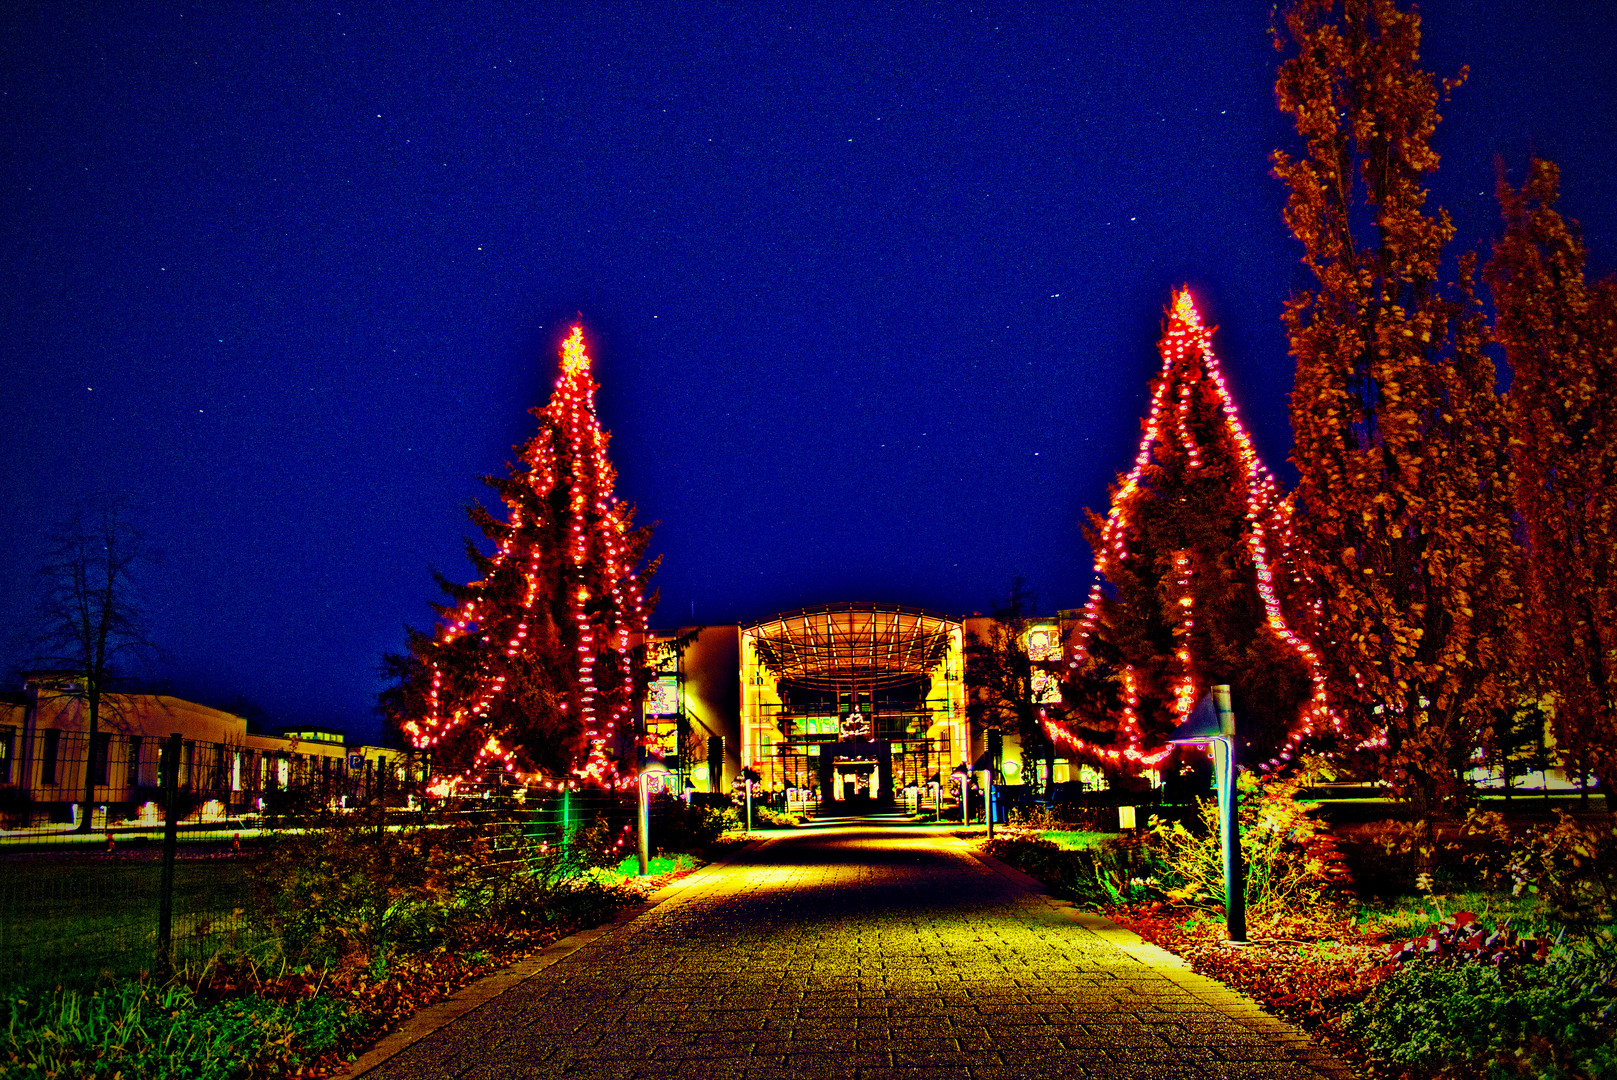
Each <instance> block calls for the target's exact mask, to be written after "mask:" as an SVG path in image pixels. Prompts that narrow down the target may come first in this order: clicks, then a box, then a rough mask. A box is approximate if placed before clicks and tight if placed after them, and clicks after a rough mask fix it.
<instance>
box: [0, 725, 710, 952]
mask: <svg viewBox="0 0 1617 1080" xmlns="http://www.w3.org/2000/svg"><path fill="white" fill-rule="evenodd" d="M153 741H154V742H156V741H157V740H153ZM46 749H47V748H46V747H43V746H41V747H37V748H36V750H35V752H36V754H37V755H38V757H37V758H36V759H35V761H34V762H33V763H32V765H33V774H32V775H33V778H34V779H35V780H36V781H38V780H39V779H41V778H44V779H52V780H54V779H57V778H63V782H62V783H53V784H41V783H38V782H35V783H33V784H31V785H29V790H27V791H26V792H22V791H19V788H18V786H17V785H15V784H11V785H7V784H4V783H0V982H18V981H21V982H26V983H39V982H57V983H75V982H86V981H93V980H95V979H97V978H101V977H105V976H108V975H114V976H116V975H132V974H136V973H138V972H141V971H161V970H163V969H165V968H167V967H171V966H178V965H185V964H188V963H189V964H194V963H196V962H198V961H201V960H206V959H207V958H208V957H210V956H213V955H215V954H217V953H219V952H220V951H226V952H241V953H249V954H250V953H252V952H253V951H254V950H257V951H259V952H263V951H266V950H269V951H273V949H274V948H275V947H276V946H277V944H279V943H278V942H277V941H276V940H275V925H276V924H275V920H273V919H267V918H265V917H264V916H265V905H266V903H269V904H274V903H275V902H277V901H278V900H284V898H278V897H274V896H270V897H266V895H265V893H264V887H265V883H266V881H268V880H269V879H270V876H271V875H272V874H273V872H274V871H275V868H276V866H277V865H280V866H281V868H282V869H283V870H284V863H285V856H286V854H287V852H289V851H296V850H301V849H297V848H295V846H294V845H296V844H298V843H308V842H311V838H316V837H319V838H324V839H323V840H322V841H321V842H325V843H334V842H335V843H338V844H339V846H341V845H347V846H348V847H350V848H352V847H354V846H355V845H358V846H360V847H361V848H363V846H364V845H367V844H370V845H374V846H375V848H376V849H377V851H378V852H381V851H383V850H384V849H388V848H389V844H390V843H391V845H392V849H397V847H398V845H399V843H400V838H401V837H404V836H410V837H415V838H416V840H415V841H414V843H415V844H416V846H417V847H420V846H422V845H424V844H428V843H432V844H444V845H449V844H454V845H459V846H461V847H463V848H464V847H466V846H468V845H470V846H475V847H476V848H477V849H478V850H479V851H480V852H481V855H480V861H479V863H478V867H479V872H481V873H486V874H512V873H519V872H521V871H523V870H524V869H525V868H526V867H527V866H528V864H530V863H532V862H533V861H534V860H535V858H536V855H537V856H539V857H540V858H541V860H542V861H543V862H544V864H545V865H546V866H547V867H549V868H550V870H551V871H552V872H555V871H557V870H558V869H560V870H561V872H577V871H578V870H579V869H581V868H582V867H584V866H585V865H586V864H588V863H589V862H592V861H593V862H595V863H613V862H616V861H617V860H620V859H622V858H626V857H629V856H633V855H634V853H635V835H634V831H633V830H634V821H635V804H634V801H633V800H634V795H633V793H632V792H606V791H599V790H590V791H553V792H545V793H539V794H535V793H533V792H528V793H523V794H521V795H517V794H514V793H512V792H510V791H497V790H487V791H475V792H471V793H469V794H463V795H461V796H460V797H457V798H455V799H452V800H446V799H434V798H430V797H427V796H426V795H425V794H424V792H423V790H422V782H421V779H420V778H419V777H418V776H415V775H413V774H412V772H411V770H410V769H409V768H408V767H406V768H404V769H401V770H399V771H398V772H388V771H386V770H370V771H366V772H364V773H361V774H359V775H354V776H343V775H340V774H338V773H334V772H331V771H322V770H319V769H309V770H305V771H303V772H302V773H301V775H300V774H299V772H298V771H297V770H295V769H288V770H285V771H283V770H281V769H280V767H279V765H278V764H277V765H276V766H274V767H272V768H270V769H267V770H258V769H254V770H252V771H251V772H247V771H244V770H242V769H241V768H240V767H239V765H236V764H235V763H234V762H232V761H231V759H229V758H228V757H226V756H225V755H223V754H214V753H212V752H211V750H207V751H204V752H202V753H199V752H197V751H196V750H195V749H192V750H191V751H189V752H188V751H187V749H186V745H185V743H184V740H183V739H181V738H180V737H179V736H177V735H175V736H170V737H169V738H168V739H165V740H161V744H160V745H159V746H155V747H150V748H146V749H147V750H148V751H149V758H147V757H142V758H137V759H136V763H135V764H134V765H131V764H130V763H129V762H128V761H119V760H118V759H117V758H116V757H115V756H113V755H111V754H105V753H103V754H96V753H92V752H91V744H90V743H89V741H88V740H87V739H86V738H85V736H84V735H83V734H82V733H74V732H62V733H60V734H57V735H56V736H55V737H54V738H53V739H52V740H51V745H50V746H49V747H48V749H49V751H50V753H49V754H48V755H46V754H45V753H44V751H45V750H46ZM97 749H100V750H103V751H106V750H108V749H110V748H109V747H107V746H105V745H104V744H103V746H101V747H98V748H97ZM148 763H149V764H150V765H151V769H150V775H149V776H146V775H144V774H143V775H142V778H143V779H149V780H150V781H152V782H151V783H141V784H138V785H133V786H131V787H130V788H129V793H130V797H129V798H126V799H122V800H109V801H107V802H102V803H91V804H89V806H90V811H89V813H88V814H86V812H85V810H84V806H85V805H86V804H85V803H84V802H83V794H84V789H83V787H82V786H78V785H82V784H83V781H84V779H85V778H86V776H87V775H89V776H94V777H95V778H96V779H98V780H101V779H106V778H110V777H112V776H114V775H115V774H116V773H117V770H119V769H120V768H123V769H125V770H126V771H128V772H130V773H131V774H132V775H133V773H134V771H135V770H136V769H142V768H144V767H145V766H146V765H147V764H148ZM103 774H104V775H103ZM102 790H103V791H105V788H103V789H102ZM137 800H138V801H137ZM679 810H680V808H679V807H678V806H677V805H675V804H674V803H673V802H672V800H669V799H667V798H662V799H658V800H656V801H654V803H653V813H652V835H653V836H654V837H656V836H658V835H659V833H660V832H661V831H662V830H663V829H664V828H665V827H669V828H675V827H677V822H673V821H672V820H671V819H673V818H676V817H677V816H678V812H679ZM278 854H279V855H280V856H281V857H282V863H281V864H276V863H275V862H274V860H275V859H276V857H277V855H278ZM375 872H376V873H378V874H380V875H382V876H384V877H385V875H386V869H385V858H384V860H383V863H382V868H381V869H380V870H376V871H375ZM378 884H383V885H385V882H379V883H378ZM300 902H301V901H300ZM309 902H310V903H312V904H318V903H319V902H320V901H319V900H318V899H311V900H310V901H309ZM307 914H308V915H309V917H310V919H311V920H312V921H313V922H315V923H318V922H319V921H320V919H321V912H319V911H318V910H311V911H309V912H308V913H307Z"/></svg>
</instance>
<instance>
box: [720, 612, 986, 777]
mask: <svg viewBox="0 0 1617 1080" xmlns="http://www.w3.org/2000/svg"><path fill="white" fill-rule="evenodd" d="M962 666H963V636H962V629H961V624H960V622H959V621H958V620H955V619H951V618H949V617H948V616H946V615H940V614H938V613H936V612H932V611H926V610H923V609H921V608H911V607H905V606H902V605H897V604H874V603H840V604H827V605H824V606H821V607H812V608H800V609H798V610H796V611H788V612H782V613H781V614H779V615H775V616H773V617H772V618H769V619H764V620H762V621H760V622H757V623H754V624H752V625H750V626H743V627H742V628H741V728H742V745H741V752H742V758H743V761H744V764H745V765H746V767H748V768H752V769H755V770H757V771H758V772H759V773H760V775H761V776H762V777H763V784H764V787H765V789H766V790H770V791H776V790H786V791H797V792H808V791H816V790H817V789H819V788H821V787H823V786H824V785H823V783H822V781H821V774H822V773H823V772H824V771H825V770H824V769H823V768H822V767H821V766H822V761H823V762H824V763H826V764H828V763H829V762H830V760H831V759H832V757H833V756H835V755H836V754H838V753H840V751H838V750H836V749H834V748H833V747H831V746H827V744H839V745H843V746H844V748H845V749H849V750H851V749H852V747H853V745H854V744H860V745H869V746H874V745H875V744H882V749H881V753H882V754H883V756H886V755H888V754H890V755H891V762H890V767H889V768H886V769H882V770H879V771H880V772H881V773H883V774H884V775H882V776H881V778H880V785H879V786H880V792H881V797H882V798H891V797H892V796H893V794H894V793H895V792H896V791H898V790H900V789H902V788H903V787H904V786H905V785H907V784H910V783H917V784H920V783H924V782H925V779H926V778H927V777H928V776H930V775H931V774H932V773H935V772H938V771H939V770H940V769H941V770H942V771H943V772H945V773H946V772H948V770H949V769H951V768H953V767H954V765H955V763H956V762H955V759H956V758H959V757H961V755H963V754H966V753H967V752H968V748H967V745H966V740H967V732H966V726H965V697H964V687H963V684H962V679H961V674H962ZM822 748H824V753H823V755H822ZM818 794H819V795H820V796H821V797H831V794H832V793H831V792H829V791H820V792H818Z"/></svg>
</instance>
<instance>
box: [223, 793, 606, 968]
mask: <svg viewBox="0 0 1617 1080" xmlns="http://www.w3.org/2000/svg"><path fill="white" fill-rule="evenodd" d="M367 817H368V816H367V815H349V816H347V817H343V818H334V819H328V820H327V821H326V822H325V823H324V824H323V825H322V826H320V827H317V828H311V829H309V830H307V831H305V832H301V833H296V834H292V835H287V836H283V837H280V838H279V839H277V840H276V841H275V842H274V843H273V844H272V845H271V846H270V848H269V850H268V853H267V857H266V859H265V861H264V863H263V865H262V866H261V867H260V868H259V872H258V873H257V874H255V875H254V878H253V891H254V903H253V906H252V911H253V914H254V916H255V917H256V918H257V919H258V920H259V922H260V927H259V929H260V930H261V932H262V934H263V936H264V937H266V938H268V939H270V940H272V941H275V942H276V943H278V946H279V949H280V952H281V954H282V956H283V957H284V958H285V959H287V960H288V961H289V962H292V963H299V964H301V963H312V964H318V965H330V964H336V963H340V962H341V961H344V960H359V961H363V962H367V963H371V964H373V965H384V966H385V964H386V962H387V955H388V953H389V951H390V950H391V949H392V948H394V947H395V946H403V947H406V948H412V949H419V948H423V947H427V946H432V945H447V944H453V943H455V942H456V941H457V940H458V937H459V936H460V935H461V934H462V932H463V931H465V932H473V931H474V930H475V932H476V933H478V934H486V933H487V932H488V930H489V929H490V927H489V926H487V925H481V926H475V927H474V924H487V923H489V922H490V921H493V922H501V921H504V920H513V919H521V918H527V917H531V916H533V915H535V914H537V913H538V912H540V911H542V910H544V908H545V906H546V904H547V901H548V899H549V897H550V895H551V893H552V892H554V891H555V890H556V889H557V888H558V887H559V886H560V884H561V883H562V882H565V881H567V880H570V879H571V878H573V877H574V876H576V874H577V873H578V872H579V869H580V868H581V867H582V866H584V865H596V864H598V863H599V862H600V861H601V860H602V858H603V851H604V850H605V849H607V848H610V847H611V846H612V845H611V842H610V839H611V838H610V836H609V833H610V832H611V830H610V828H609V826H608V825H607V824H606V823H605V822H604V820H601V819H597V820H596V821H595V822H593V823H592V824H590V825H588V826H585V827H583V828H581V829H579V830H577V831H576V832H575V833H574V834H573V837H572V838H571V842H570V843H569V844H566V845H558V844H546V843H543V842H540V841H538V840H537V839H536V838H535V837H532V836H529V835H528V834H527V833H526V831H525V830H524V827H523V825H522V823H521V822H520V821H518V820H515V819H513V820H510V821H505V822H500V821H498V820H490V819H489V815H487V814H485V813H481V812H479V813H476V814H472V813H466V812H457V811H453V810H440V811H437V812H434V813H432V814H430V815H422V816H418V817H415V818H413V819H411V821H410V823H409V824H407V825H403V826H396V825H395V826H388V827H383V825H382V823H381V822H380V821H378V820H376V819H375V818H369V819H367ZM619 854H620V855H621V853H619ZM612 861H614V862H615V861H616V858H613V859H612Z"/></svg>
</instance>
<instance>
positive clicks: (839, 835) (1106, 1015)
mask: <svg viewBox="0 0 1617 1080" xmlns="http://www.w3.org/2000/svg"><path fill="white" fill-rule="evenodd" d="M345 1075H346V1076H347V1077H356V1078H357V1077H363V1078H364V1080H440V1078H443V1080H448V1078H455V1080H516V1078H527V1077H533V1078H539V1077H544V1078H551V1077H556V1078H560V1077H568V1078H571V1077H578V1078H589V1080H597V1078H599V1080H608V1078H610V1080H640V1078H645V1080H653V1078H655V1080H684V1078H690V1080H697V1078H707V1077H713V1078H719V1080H806V1078H810V1077H814V1078H822V1077H845V1078H849V1080H889V1078H892V1080H897V1078H905V1080H920V1078H932V1077H939V1078H941V1077H950V1078H961V1080H967V1078H969V1080H990V1078H992V1080H1012V1078H1015V1080H1038V1078H1042V1077H1075V1078H1084V1077H1106V1078H1112V1080H1122V1078H1135V1077H1138V1078H1142V1080H1143V1078H1147V1077H1149V1078H1153V1080H1154V1078H1187V1080H1188V1078H1197V1080H1247V1078H1251V1080H1258V1078H1276V1080H1317V1078H1321V1077H1330V1078H1336V1080H1353V1078H1354V1077H1355V1076H1356V1074H1355V1073H1354V1072H1353V1071H1352V1070H1351V1069H1350V1068H1349V1067H1348V1066H1346V1065H1345V1064H1343V1063H1342V1062H1341V1061H1339V1060H1337V1059H1336V1058H1334V1057H1333V1056H1332V1055H1330V1054H1329V1053H1328V1052H1327V1051H1325V1050H1323V1049H1321V1048H1320V1047H1319V1046H1318V1045H1317V1044H1316V1043H1314V1042H1313V1041H1312V1040H1311V1039H1310V1038H1309V1037H1308V1036H1307V1035H1305V1034H1303V1033H1302V1032H1301V1031H1300V1030H1298V1029H1297V1028H1295V1027H1293V1026H1292V1025H1290V1024H1287V1023H1285V1022H1284V1021H1281V1020H1277V1019H1275V1018H1273V1017H1271V1016H1269V1015H1268V1014H1266V1013H1264V1012H1262V1011H1261V1010H1260V1009H1259V1008H1258V1007H1257V1006H1256V1005H1254V1004H1252V1003H1251V1002H1250V1001H1248V1000H1247V999H1246V998H1244V997H1242V996H1241V995H1239V994H1237V993H1235V992H1234V991H1232V990H1229V989H1227V988H1225V987H1224V986H1222V985H1220V984H1219V983H1217V982H1214V981H1213V980H1211V979H1207V978H1205V977H1203V976H1200V975H1197V974H1195V973H1194V972H1192V971H1190V970H1189V968H1188V967H1186V966H1185V965H1184V963H1183V962H1182V961H1180V960H1179V959H1178V958H1177V957H1175V956H1173V955H1172V954H1170V953H1168V952H1165V951H1164V950H1162V949H1159V948H1157V947H1156V946H1153V945H1149V944H1146V943H1144V942H1142V941H1141V940H1140V939H1139V938H1138V937H1136V936H1135V935H1134V934H1132V933H1129V932H1128V931H1126V930H1123V929H1121V928H1119V927H1117V926H1115V925H1113V924H1112V923H1110V922H1107V921H1106V920H1104V919H1101V918H1098V917H1096V916H1093V915H1087V914H1085V913H1083V912H1080V911H1078V910H1077V909H1076V908H1074V907H1072V906H1071V905H1070V904H1067V903H1065V902H1064V901H1059V900H1055V899H1053V898H1051V897H1050V896H1048V895H1047V894H1045V893H1044V892H1043V890H1042V889H1041V888H1040V886H1039V885H1038V883H1036V882H1034V881H1033V880H1032V879H1030V878H1028V877H1026V876H1025V875H1023V874H1021V873H1019V872H1017V871H1015V870H1013V869H1011V868H1009V867H1006V866H1004V865H1002V864H1000V863H998V862H997V861H995V860H993V859H988V858H985V857H981V856H977V855H974V854H973V853H972V852H971V851H970V849H969V848H968V846H967V845H966V844H965V843H964V842H962V841H960V840H957V839H954V838H952V837H950V836H949V835H948V834H947V832H946V831H944V830H939V829H936V828H931V827H917V826H914V825H910V824H908V823H901V822H882V821H880V820H859V819H847V820H844V821H833V822H824V823H819V824H817V825H816V826H814V827H812V828H804V829H800V830H795V831H793V832H790V833H785V834H777V835H776V836H774V837H773V838H771V839H768V840H765V841H763V842H761V843H755V844H753V845H752V846H751V847H749V848H747V849H745V850H744V851H742V852H741V853H740V854H739V855H738V856H736V857H735V858H734V859H732V860H731V861H730V862H728V863H724V864H722V865H718V866H711V867H706V868H704V869H702V870H700V871H698V872H697V873H695V874H692V875H690V876H689V877H686V878H683V879H681V880H680V881H678V882H676V883H675V884H674V885H671V886H669V887H668V888H666V889H664V890H663V891H662V892H660V893H658V894H656V895H654V896H653V897H652V899H651V901H650V902H649V903H647V904H644V905H640V906H639V907H637V908H636V909H634V910H632V911H630V912H626V913H624V915H623V916H621V917H620V918H619V919H618V920H617V921H616V922H614V923H613V924H611V925H610V926H607V927H603V928H600V929H597V930H593V931H589V932H587V933H584V934H579V935H575V936H574V937H572V938H569V939H567V940H566V941H562V942H557V943H556V944H555V945H552V946H551V947H549V948H548V949H546V950H544V952H542V953H540V954H539V955H537V956H535V957H534V958H532V959H530V960H529V961H527V962H525V963H524V964H522V965H519V966H518V967H517V968H514V969H512V971H510V972H508V973H506V974H505V975H503V976H495V977H493V979H491V980H485V982H484V983H482V984H479V985H478V986H477V987H473V988H470V990H469V991H467V992H463V993H462V995H457V999H454V1000H452V1001H451V1002H447V1003H444V1004H443V1005H440V1006H438V1007H435V1008H434V1009H432V1010H428V1011H427V1012H426V1013H424V1014H421V1015H419V1016H417V1017H416V1018H415V1020H414V1021H413V1022H412V1023H411V1024H409V1025H407V1026H406V1027H405V1028H404V1029H401V1031H399V1032H397V1033H395V1034H394V1035H392V1036H389V1037H388V1038H387V1039H385V1040H383V1042H382V1043H380V1044H378V1046H377V1047H376V1048H375V1049H374V1050H372V1051H371V1052H370V1053H369V1054H367V1055H365V1056H364V1057H363V1058H361V1059H360V1060H359V1061H358V1062H356V1063H355V1065H354V1067H353V1068H352V1069H350V1070H349V1072H348V1073H347V1074H345Z"/></svg>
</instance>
